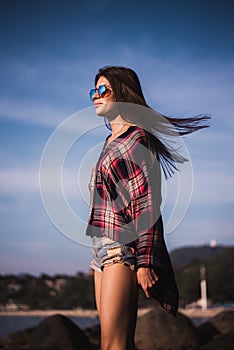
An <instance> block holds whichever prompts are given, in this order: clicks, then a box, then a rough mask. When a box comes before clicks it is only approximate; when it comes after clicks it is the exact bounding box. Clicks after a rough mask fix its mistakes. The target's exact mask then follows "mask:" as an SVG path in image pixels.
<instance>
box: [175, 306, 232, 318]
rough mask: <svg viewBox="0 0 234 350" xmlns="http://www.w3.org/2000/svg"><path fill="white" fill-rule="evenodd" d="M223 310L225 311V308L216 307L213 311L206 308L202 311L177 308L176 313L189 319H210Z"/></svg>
mask: <svg viewBox="0 0 234 350" xmlns="http://www.w3.org/2000/svg"><path fill="white" fill-rule="evenodd" d="M225 310H227V309H226V308H225V307H217V308H213V309H212V308H210V309H209V308H208V309H206V310H202V309H198V308H189V309H182V308H179V310H178V311H179V312H180V313H181V314H183V315H184V316H187V317H189V318H212V317H214V316H216V315H218V314H219V313H220V312H222V311H225Z"/></svg>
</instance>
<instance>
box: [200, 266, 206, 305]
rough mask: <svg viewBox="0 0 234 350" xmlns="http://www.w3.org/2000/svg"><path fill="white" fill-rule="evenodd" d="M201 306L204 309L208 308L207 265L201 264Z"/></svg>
mask: <svg viewBox="0 0 234 350" xmlns="http://www.w3.org/2000/svg"><path fill="white" fill-rule="evenodd" d="M200 276H201V306H202V310H207V291H206V267H205V265H201V269H200Z"/></svg>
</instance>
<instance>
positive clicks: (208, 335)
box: [197, 310, 234, 344]
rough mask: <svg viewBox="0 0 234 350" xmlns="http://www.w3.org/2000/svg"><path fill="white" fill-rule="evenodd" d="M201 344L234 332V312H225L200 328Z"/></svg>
mask: <svg viewBox="0 0 234 350" xmlns="http://www.w3.org/2000/svg"><path fill="white" fill-rule="evenodd" d="M197 329H198V332H199V335H200V340H201V344H205V343H207V342H210V341H211V340H212V339H214V338H215V337H217V336H219V335H220V334H225V333H228V332H230V331H233V330H234V311H233V310H225V311H223V312H221V313H219V314H218V315H216V316H214V317H212V318H210V319H209V321H207V322H204V323H202V324H201V325H200V326H198V328H197Z"/></svg>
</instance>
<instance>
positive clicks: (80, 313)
mask: <svg viewBox="0 0 234 350" xmlns="http://www.w3.org/2000/svg"><path fill="white" fill-rule="evenodd" d="M150 310H151V308H142V309H138V316H142V315H145V314H146V313H147V312H149V311H150ZM56 314H60V315H64V316H67V317H90V318H97V317H98V312H97V310H87V309H80V308H78V309H73V310H62V309H61V310H60V309H56V310H27V311H23V310H19V311H0V316H25V317H27V316H31V317H49V316H52V315H56Z"/></svg>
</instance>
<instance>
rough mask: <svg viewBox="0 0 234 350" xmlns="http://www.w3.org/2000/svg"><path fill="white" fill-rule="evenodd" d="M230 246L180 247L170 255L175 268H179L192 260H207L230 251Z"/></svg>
mask: <svg viewBox="0 0 234 350" xmlns="http://www.w3.org/2000/svg"><path fill="white" fill-rule="evenodd" d="M229 249H230V247H224V246H217V247H213V248H212V247H210V246H199V247H185V248H178V249H175V250H173V251H172V252H171V254H170V257H171V261H172V264H173V267H174V268H175V269H179V268H181V267H184V266H186V265H188V264H190V263H191V262H192V261H198V262H206V261H208V260H210V259H212V258H214V257H216V256H217V255H219V254H222V253H224V252H225V251H228V250H229Z"/></svg>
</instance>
